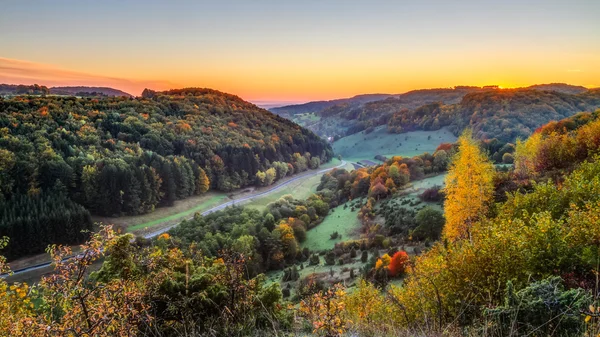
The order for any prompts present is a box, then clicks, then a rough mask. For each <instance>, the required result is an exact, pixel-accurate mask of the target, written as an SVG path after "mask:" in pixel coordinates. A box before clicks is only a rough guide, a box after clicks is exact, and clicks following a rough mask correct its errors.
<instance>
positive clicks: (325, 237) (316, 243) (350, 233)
mask: <svg viewBox="0 0 600 337" xmlns="http://www.w3.org/2000/svg"><path fill="white" fill-rule="evenodd" d="M359 228H360V221H359V220H358V209H357V210H355V211H354V212H352V211H351V207H347V208H346V209H344V206H343V205H341V206H338V207H336V208H333V209H332V210H331V211H330V213H329V215H327V216H326V217H325V220H323V222H322V223H320V224H318V225H317V226H316V227H315V228H312V229H310V230H308V231H306V240H305V241H304V242H303V243H302V244H301V247H302V248H304V247H307V248H308V249H310V250H313V251H320V250H326V249H332V248H333V247H334V245H335V244H336V243H338V242H342V241H347V240H350V239H357V238H359V235H357V234H358V233H357V230H358V229H359ZM336 231H337V232H338V233H339V234H341V236H342V237H341V239H340V238H339V237H338V238H337V239H335V240H330V239H329V237H330V235H331V233H333V232H336Z"/></svg>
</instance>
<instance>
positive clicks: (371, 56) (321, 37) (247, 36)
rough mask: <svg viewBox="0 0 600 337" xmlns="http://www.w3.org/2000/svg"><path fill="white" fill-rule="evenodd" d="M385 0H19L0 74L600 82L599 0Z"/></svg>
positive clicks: (271, 83)
mask: <svg viewBox="0 0 600 337" xmlns="http://www.w3.org/2000/svg"><path fill="white" fill-rule="evenodd" d="M378 2H379V1H377V0H376V1H375V2H372V1H356V2H352V3H347V2H343V3H342V2H338V1H331V2H320V1H307V2H302V3H300V2H282V1H272V0H265V1H261V2H258V3H248V2H244V1H235V0H227V1H224V2H223V3H222V2H202V1H199V2H191V1H182V2H181V3H179V2H178V3H177V4H176V5H175V4H171V3H166V2H165V3H163V2H151V3H150V4H148V6H139V5H137V4H136V3H135V2H133V1H132V2H127V3H119V6H118V7H119V10H118V12H115V10H114V4H110V3H105V2H93V3H86V4H83V3H80V2H77V1H69V0H67V1H64V2H59V3H52V4H50V3H47V2H39V3H36V5H35V6H27V4H26V3H25V2H8V3H7V4H4V5H3V10H2V11H1V12H0V30H2V31H4V32H10V34H6V36H4V38H3V50H2V52H1V54H0V82H7V83H23V84H33V83H38V84H42V85H49V86H58V85H88V86H112V87H115V88H117V89H121V90H124V91H127V92H130V93H131V94H134V95H139V94H140V93H141V92H142V90H143V89H144V88H146V87H147V88H151V89H155V90H165V89H171V88H181V87H207V88H213V89H216V90H219V91H223V92H228V93H232V94H235V95H238V96H240V97H242V98H244V99H246V100H249V101H256V102H260V101H262V102H264V101H267V102H274V101H277V102H303V101H312V100H330V99H335V98H343V97H351V96H354V95H358V94H368V93H388V94H400V93H404V92H407V91H410V90H415V89H424V88H444V87H454V86H456V85H471V86H485V85H489V84H497V85H498V86H499V88H516V87H525V86H530V85H533V84H542V83H559V82H561V83H568V84H573V85H584V86H588V87H589V83H597V79H598V78H600V67H598V66H597V65H598V64H600V44H598V43H595V42H596V41H600V24H599V23H598V21H597V19H596V16H595V13H598V12H599V11H600V2H591V1H585V0H573V1H571V2H568V3H567V2H564V3H562V2H553V3H544V6H541V5H540V4H537V3H536V2H531V3H530V2H527V3H523V2H519V1H516V0H508V1H505V2H500V3H487V2H486V3H481V2H479V1H475V0H466V1H461V2H459V3H448V2H446V1H436V0H425V1H423V2H418V3H415V4H411V5H410V6H408V5H406V4H404V3H402V2H387V1H381V3H378ZM15 13H19V15H15ZM423 18H426V19H423ZM106 22H110V23H111V24H110V25H107V24H106ZM40 27H43V29H40ZM41 51H43V52H41ZM586 84H588V85H586Z"/></svg>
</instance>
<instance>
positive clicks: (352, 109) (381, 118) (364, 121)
mask: <svg viewBox="0 0 600 337" xmlns="http://www.w3.org/2000/svg"><path fill="white" fill-rule="evenodd" d="M490 90H495V89H493V88H480V87H469V86H459V87H455V88H439V89H421V90H413V91H409V92H407V93H404V94H400V95H394V96H389V97H387V98H385V99H382V100H377V101H371V102H365V103H363V104H349V103H346V102H342V103H338V104H335V105H333V106H330V107H329V108H326V109H323V110H321V111H320V112H317V113H316V114H317V115H318V116H320V117H321V119H320V121H319V122H318V123H315V124H312V125H310V126H308V128H309V129H310V130H312V131H313V132H315V133H317V134H318V135H320V136H321V137H331V136H334V137H335V136H337V137H339V136H344V135H351V134H354V133H356V132H360V131H362V130H364V129H366V128H368V127H370V126H373V127H374V126H378V125H384V124H386V123H387V121H388V120H389V119H390V117H391V116H392V115H393V114H394V113H396V112H398V111H402V110H414V109H416V108H418V107H420V106H423V105H425V104H430V103H434V102H441V103H444V104H455V103H458V102H460V100H461V99H462V98H463V97H464V96H465V95H467V94H469V93H473V92H482V91H490Z"/></svg>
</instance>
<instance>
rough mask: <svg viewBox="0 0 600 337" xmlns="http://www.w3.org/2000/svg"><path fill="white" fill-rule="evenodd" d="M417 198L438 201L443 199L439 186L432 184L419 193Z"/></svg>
mask: <svg viewBox="0 0 600 337" xmlns="http://www.w3.org/2000/svg"><path fill="white" fill-rule="evenodd" d="M419 199H421V200H422V201H427V202H440V201H442V200H444V193H443V192H442V188H441V187H440V186H433V187H431V188H428V189H426V190H425V191H423V193H421V195H419Z"/></svg>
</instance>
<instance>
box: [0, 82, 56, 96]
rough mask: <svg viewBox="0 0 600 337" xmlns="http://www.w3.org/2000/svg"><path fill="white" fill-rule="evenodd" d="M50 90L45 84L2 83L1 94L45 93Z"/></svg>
mask: <svg viewBox="0 0 600 337" xmlns="http://www.w3.org/2000/svg"><path fill="white" fill-rule="evenodd" d="M48 93H50V91H49V90H48V88H47V87H45V86H43V85H37V84H34V85H22V84H0V95H43V94H48Z"/></svg>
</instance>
